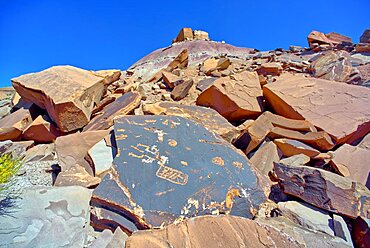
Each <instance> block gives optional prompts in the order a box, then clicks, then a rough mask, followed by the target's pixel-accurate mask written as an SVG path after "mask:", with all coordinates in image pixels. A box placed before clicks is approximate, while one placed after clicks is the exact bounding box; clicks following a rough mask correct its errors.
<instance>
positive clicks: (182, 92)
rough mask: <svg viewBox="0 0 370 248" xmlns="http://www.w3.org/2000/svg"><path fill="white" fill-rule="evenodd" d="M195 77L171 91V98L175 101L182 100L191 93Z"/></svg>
mask: <svg viewBox="0 0 370 248" xmlns="http://www.w3.org/2000/svg"><path fill="white" fill-rule="evenodd" d="M193 83H194V81H193V79H188V80H186V81H184V82H182V83H180V84H178V85H176V86H175V88H174V89H173V90H172V92H171V98H172V99H173V100H175V101H178V100H181V99H183V98H184V97H186V96H187V95H188V93H189V90H190V88H191V87H192V86H193Z"/></svg>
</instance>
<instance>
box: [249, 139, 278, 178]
mask: <svg viewBox="0 0 370 248" xmlns="http://www.w3.org/2000/svg"><path fill="white" fill-rule="evenodd" d="M280 157H281V154H280V152H279V151H278V149H277V146H276V145H275V144H274V143H273V142H266V143H265V144H263V145H261V147H260V148H259V149H258V150H257V152H256V153H255V154H254V155H253V156H252V157H251V159H250V161H251V163H252V164H253V165H254V166H255V167H256V168H257V169H258V170H259V171H260V172H261V173H262V174H263V175H265V176H268V174H269V172H270V171H272V169H273V168H274V162H279V160H280Z"/></svg>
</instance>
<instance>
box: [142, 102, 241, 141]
mask: <svg viewBox="0 0 370 248" xmlns="http://www.w3.org/2000/svg"><path fill="white" fill-rule="evenodd" d="M144 112H145V113H149V114H153V115H175V116H181V117H184V118H187V119H189V120H192V121H195V122H198V123H200V124H202V125H203V126H204V127H205V128H207V129H208V130H209V131H211V132H214V133H216V134H218V135H220V136H221V137H222V138H224V139H225V140H227V141H229V142H231V141H232V140H233V139H234V138H235V137H236V136H237V135H238V133H239V131H238V130H237V128H235V127H234V126H233V125H231V124H230V123H229V122H228V121H227V120H226V119H225V118H224V117H222V116H221V115H220V114H219V113H217V111H215V110H213V109H210V108H205V107H200V106H190V105H183V104H178V103H171V102H160V103H155V104H146V105H144Z"/></svg>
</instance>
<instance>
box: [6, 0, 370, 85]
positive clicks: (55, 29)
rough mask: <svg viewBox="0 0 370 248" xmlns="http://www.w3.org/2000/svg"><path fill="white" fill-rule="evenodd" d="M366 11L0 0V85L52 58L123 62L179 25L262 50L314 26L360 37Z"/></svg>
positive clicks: (90, 63) (84, 63)
mask: <svg viewBox="0 0 370 248" xmlns="http://www.w3.org/2000/svg"><path fill="white" fill-rule="evenodd" d="M369 13H370V1H369V0H363V1H357V0H351V1H348V0H347V1H342V0H336V1H324V0H321V1H317V0H307V1H299V0H298V1H276V0H264V1H248V0H228V1H218V0H217V1H216V0H215V1H202V0H189V1H175V0H172V1H160V0H157V1H146V0H142V1H135V0H131V1H123V0H121V1H119V0H116V1H108V0H107V1H94V0H89V1H87V0H86V1H79V0H72V1H70V0H63V1H62V0H59V1H57V0H55V1H53V0H49V1H46V0H44V1H42V0H29V1H20V0H0V87H1V86H7V85H10V79H11V78H13V77H16V76H18V75H21V74H24V73H28V72H35V71H40V70H43V69H45V68H47V67H50V66H52V65H60V64H70V65H74V66H77V67H81V68H85V69H93V70H94V69H108V68H118V69H126V68H127V67H129V66H130V65H131V64H133V63H134V62H135V61H137V60H138V59H140V58H141V57H143V56H144V55H146V54H148V53H149V52H151V51H152V50H154V49H157V48H160V47H165V46H168V45H170V44H171V40H172V39H173V38H174V37H175V36H176V35H177V33H178V31H179V30H180V28H181V27H191V28H193V29H201V30H205V31H208V32H209V34H210V37H211V39H213V40H218V41H221V40H225V41H226V42H227V43H229V44H232V45H237V46H243V47H252V48H257V49H260V50H268V49H275V48H277V47H283V48H288V47H289V45H301V46H306V45H307V41H306V37H307V35H308V34H309V32H310V31H311V30H313V29H316V30H319V31H322V32H330V31H335V32H339V33H342V34H344V35H347V36H350V37H351V38H352V39H353V40H354V42H358V41H359V37H360V36H361V34H362V32H363V30H364V29H365V28H370V14H369Z"/></svg>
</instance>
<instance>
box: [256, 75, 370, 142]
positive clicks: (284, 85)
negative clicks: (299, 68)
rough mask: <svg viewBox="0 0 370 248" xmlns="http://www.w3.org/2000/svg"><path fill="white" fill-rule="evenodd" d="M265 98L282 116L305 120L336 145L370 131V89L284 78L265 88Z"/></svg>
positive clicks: (292, 77)
mask: <svg viewBox="0 0 370 248" xmlns="http://www.w3.org/2000/svg"><path fill="white" fill-rule="evenodd" d="M263 92H264V97H265V99H266V100H267V101H268V103H269V104H270V106H271V107H272V108H273V109H274V111H275V112H276V113H278V114H280V115H282V116H285V117H288V118H292V119H301V120H302V119H305V120H307V121H309V122H310V123H312V124H313V125H315V126H316V127H318V128H320V129H321V130H323V131H325V132H327V133H328V134H329V135H330V136H331V137H332V138H333V139H334V141H335V142H336V143H339V144H343V143H346V142H347V143H351V142H353V141H355V140H356V139H358V138H361V137H363V136H364V135H365V134H366V133H368V132H369V131H370V108H366V107H364V106H370V89H367V88H365V87H359V86H356V85H348V84H343V83H338V82H334V81H328V80H324V79H317V78H305V77H303V76H299V75H289V74H288V75H282V76H280V77H279V78H278V79H277V81H276V82H275V83H273V84H267V85H265V86H264V87H263Z"/></svg>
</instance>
